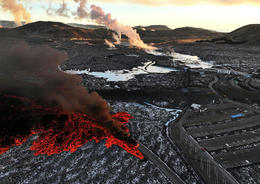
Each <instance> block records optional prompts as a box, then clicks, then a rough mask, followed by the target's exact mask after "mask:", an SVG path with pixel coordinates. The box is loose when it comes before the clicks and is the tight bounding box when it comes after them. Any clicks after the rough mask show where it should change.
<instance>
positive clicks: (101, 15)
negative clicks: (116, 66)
mask: <svg viewBox="0 0 260 184" xmlns="http://www.w3.org/2000/svg"><path fill="white" fill-rule="evenodd" d="M74 1H75V2H76V3H78V8H77V11H76V12H74V13H73V15H74V16H76V18H77V19H83V18H90V19H91V20H92V21H94V22H95V23H97V24H101V25H105V26H106V27H107V28H108V29H111V30H113V31H115V33H116V34H113V38H114V40H115V43H114V44H120V43H121V36H122V34H124V35H126V36H127V37H128V40H129V44H130V46H131V47H137V48H142V49H146V50H155V48H154V47H152V46H150V45H147V44H145V43H144V42H143V40H142V39H141V38H140V36H139V34H138V33H137V32H136V30H134V29H133V28H132V27H131V26H127V25H123V24H120V23H119V22H118V21H117V19H113V18H112V15H111V14H110V13H105V12H104V11H103V9H102V8H101V7H99V6H96V5H91V6H90V11H88V9H87V0H74ZM66 7H67V5H66V3H64V2H63V3H62V4H61V7H60V8H59V9H58V10H56V14H57V15H61V16H63V15H64V10H65V8H66ZM72 12H73V11H72ZM66 15H67V14H66Z"/></svg>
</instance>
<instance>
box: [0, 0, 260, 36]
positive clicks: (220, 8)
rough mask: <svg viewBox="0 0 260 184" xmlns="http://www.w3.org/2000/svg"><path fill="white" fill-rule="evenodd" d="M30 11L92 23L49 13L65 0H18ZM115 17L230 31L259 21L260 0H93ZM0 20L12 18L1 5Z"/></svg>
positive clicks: (36, 17)
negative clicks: (48, 11) (48, 10)
mask: <svg viewBox="0 0 260 184" xmlns="http://www.w3.org/2000/svg"><path fill="white" fill-rule="evenodd" d="M17 1H18V3H22V4H23V5H24V7H25V8H26V9H27V11H28V12H29V13H30V14H31V17H32V21H38V20H44V21H60V22H64V23H82V24H92V22H91V21H89V20H88V19H82V20H79V19H76V18H74V17H73V16H72V17H70V18H68V17H61V16H57V15H54V14H53V15H48V14H47V13H46V10H47V9H48V7H49V6H50V2H51V7H52V8H58V7H59V6H60V4H61V3H62V2H63V0H52V1H50V0H17ZM64 1H65V2H66V3H67V4H68V7H69V9H71V10H75V11H76V9H77V4H76V3H75V2H74V1H73V0H64ZM91 4H95V5H98V6H100V7H102V8H103V10H104V11H105V12H107V13H111V14H112V17H113V18H116V19H118V21H119V22H120V23H122V24H125V25H130V26H137V25H143V26H147V25H155V24H160V25H167V26H168V27H170V28H173V29H174V28H178V27H184V26H191V27H201V28H205V29H211V30H217V31H223V32H229V31H232V30H234V29H237V28H239V27H241V26H244V25H247V24H257V23H260V11H259V10H260V0H249V1H248V0H247V1H245V0H183V1H181V0H91V1H89V2H88V6H90V5H91ZM0 20H13V17H12V15H11V14H10V12H8V11H4V10H3V9H1V8H0Z"/></svg>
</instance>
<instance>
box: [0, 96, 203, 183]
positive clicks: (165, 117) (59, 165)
mask: <svg viewBox="0 0 260 184" xmlns="http://www.w3.org/2000/svg"><path fill="white" fill-rule="evenodd" d="M162 104H166V103H165V102H164V103H162ZM111 107H112V109H113V111H115V112H117V111H118V112H119V111H120V112H121V111H127V112H129V113H130V114H132V115H133V116H134V119H132V120H130V122H129V128H130V131H131V133H132V135H133V136H134V137H135V138H136V139H137V140H139V141H140V142H142V143H143V144H145V145H146V146H147V147H148V148H149V149H151V150H152V151H153V152H154V153H156V154H157V155H158V156H159V157H160V158H161V159H162V160H163V161H164V162H165V163H167V164H168V165H169V166H170V167H171V168H172V169H173V170H174V171H176V172H177V173H178V174H179V176H180V177H181V178H182V179H183V180H184V181H185V182H187V183H201V180H200V179H199V178H198V176H197V175H196V173H195V172H194V171H193V169H192V168H191V167H190V166H189V165H188V163H186V161H185V159H184V158H183V157H182V155H181V154H180V152H179V151H178V149H177V147H176V146H175V145H174V144H173V143H171V141H170V140H169V139H168V138H167V136H166V133H165V126H164V125H165V123H166V122H167V121H169V120H171V119H172V118H173V115H172V114H171V113H170V112H167V111H165V110H163V109H158V108H157V107H153V106H150V105H145V104H138V103H128V102H119V101H117V102H116V101H113V102H112V101H111ZM32 141H33V139H32V138H31V139H30V140H29V141H27V142H26V143H25V144H24V145H22V146H19V147H16V148H12V149H11V150H9V151H8V152H7V153H5V154H3V155H1V156H0V163H1V164H0V168H1V170H0V181H1V183H10V184H11V183H158V184H160V183H170V181H169V180H168V179H167V178H166V177H165V176H164V174H163V173H162V172H161V171H160V169H159V168H157V167H156V165H153V163H151V162H150V161H147V160H143V161H142V160H139V159H138V158H135V157H134V156H132V155H130V154H129V153H127V152H126V151H124V150H123V149H120V148H119V147H116V146H113V147H112V148H110V149H107V148H106V147H105V145H104V141H102V142H100V143H95V142H94V141H92V142H89V143H87V144H86V145H84V146H83V147H81V148H79V149H78V150H77V151H76V152H75V153H68V152H63V153H62V154H60V155H53V156H44V155H42V156H37V157H35V156H34V155H33V152H32V151H29V147H30V144H31V143H32Z"/></svg>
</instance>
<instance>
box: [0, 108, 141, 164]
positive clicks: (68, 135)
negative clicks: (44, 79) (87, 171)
mask: <svg viewBox="0 0 260 184" xmlns="http://www.w3.org/2000/svg"><path fill="white" fill-rule="evenodd" d="M30 108H31V109H33V113H34V114H37V115H39V116H40V115H45V116H46V114H47V115H50V114H51V115H50V116H49V117H53V115H54V116H55V118H52V119H51V118H50V122H48V123H47V124H44V125H42V124H41V125H39V126H37V128H32V130H31V132H30V133H29V135H16V136H13V137H9V138H8V139H9V140H8V141H9V143H10V144H8V145H7V146H6V145H5V146H3V145H2V146H1V147H0V154H3V153H5V152H6V151H8V150H9V149H10V147H12V146H19V145H21V144H23V143H24V142H26V140H27V139H28V138H29V137H31V136H32V135H35V134H37V135H38V138H37V139H36V140H35V141H34V142H33V144H32V146H31V147H30V150H32V151H34V155H35V156H37V155H41V154H47V155H53V154H59V153H61V152H64V151H70V152H75V151H76V150H77V149H78V148H79V147H81V146H83V145H84V144H86V143H87V142H89V141H93V140H94V141H96V142H99V141H101V140H106V144H105V145H106V147H107V148H110V147H111V146H112V145H117V146H119V147H121V148H123V149H124V150H126V151H127V152H128V153H131V154H132V155H134V156H136V157H138V158H140V159H143V158H144V157H143V155H142V153H141V152H140V151H139V150H138V147H139V145H138V144H137V143H133V142H129V141H127V139H126V140H124V139H119V138H118V136H117V135H114V132H111V131H110V130H109V129H107V128H105V127H104V126H102V124H100V123H98V122H97V121H95V120H93V119H91V118H90V117H88V116H87V115H86V114H83V113H67V112H64V111H60V110H58V109H55V108H43V107H41V106H37V105H32V106H30ZM112 118H113V123H114V124H113V125H116V126H115V127H120V131H124V133H123V134H124V135H125V136H127V137H128V136H129V137H128V138H130V134H129V130H128V128H127V127H126V126H125V123H127V122H128V120H129V119H131V118H132V116H131V115H130V114H128V113H126V112H119V113H116V114H114V115H112ZM45 119H46V118H45ZM45 121H46V120H45ZM119 137H120V136H119ZM2 140H3V138H2V137H0V143H1V141H2ZM5 140H6V138H5ZM0 145H1V144H0Z"/></svg>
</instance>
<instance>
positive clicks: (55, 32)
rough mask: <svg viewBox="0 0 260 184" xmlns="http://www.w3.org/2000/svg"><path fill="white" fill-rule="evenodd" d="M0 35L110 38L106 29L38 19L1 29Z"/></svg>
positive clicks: (109, 32) (110, 35)
mask: <svg viewBox="0 0 260 184" xmlns="http://www.w3.org/2000/svg"><path fill="white" fill-rule="evenodd" d="M0 36H9V37H12V36H13V37H15V36H18V37H33V36H34V37H35V36H38V37H46V38H84V39H91V38H95V39H104V38H112V33H111V31H109V30H107V29H95V30H94V29H83V28H78V27H72V26H69V25H67V24H63V23H60V22H43V21H39V22H33V23H30V24H26V25H24V26H20V27H17V28H14V29H10V30H9V29H8V30H6V29H2V30H0Z"/></svg>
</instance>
